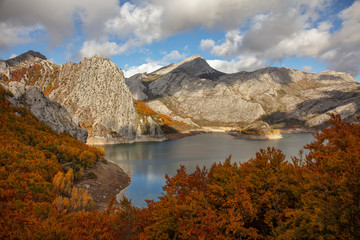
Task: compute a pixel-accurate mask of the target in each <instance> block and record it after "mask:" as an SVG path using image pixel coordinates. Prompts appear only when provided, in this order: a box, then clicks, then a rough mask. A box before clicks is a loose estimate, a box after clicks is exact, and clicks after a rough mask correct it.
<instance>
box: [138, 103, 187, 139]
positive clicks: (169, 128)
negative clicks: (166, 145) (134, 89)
mask: <svg viewBox="0 0 360 240" xmlns="http://www.w3.org/2000/svg"><path fill="white" fill-rule="evenodd" d="M134 106H135V109H136V112H137V113H138V114H140V115H142V116H147V117H148V116H150V117H152V118H153V119H155V120H156V121H158V123H159V124H160V126H161V128H162V130H163V131H164V132H165V133H172V132H177V131H180V130H183V129H184V128H186V123H184V122H182V121H176V120H174V119H172V118H171V117H169V116H167V115H165V114H161V113H157V112H155V111H154V110H153V109H151V108H150V107H148V106H147V105H146V102H144V101H137V100H134Z"/></svg>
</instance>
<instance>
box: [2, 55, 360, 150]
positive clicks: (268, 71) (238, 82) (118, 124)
mask: <svg viewBox="0 0 360 240" xmlns="http://www.w3.org/2000/svg"><path fill="white" fill-rule="evenodd" d="M0 78H1V81H0V83H1V85H3V86H4V87H5V88H6V89H8V90H9V91H11V92H12V93H13V94H12V96H9V99H10V100H11V103H12V104H14V105H17V106H24V107H27V108H29V109H30V111H32V112H33V113H34V115H35V116H36V117H37V118H38V119H39V120H41V121H44V122H46V123H47V124H48V125H49V126H51V127H52V128H53V129H54V130H56V131H58V132H62V131H65V132H69V133H70V134H72V135H73V136H74V137H76V138H78V139H79V140H81V141H84V142H85V141H86V142H87V143H89V144H108V143H125V142H134V141H149V140H152V141H153V140H156V141H162V140H165V139H166V138H167V134H168V133H174V132H183V131H186V130H191V129H204V128H206V127H212V128H214V127H228V128H241V129H246V128H251V127H254V126H260V125H266V126H269V127H271V128H315V127H322V125H323V123H324V122H325V121H326V120H327V119H328V118H329V117H328V115H327V114H328V113H338V114H340V115H342V117H343V118H346V119H348V120H349V121H352V120H353V119H354V118H355V116H357V115H359V111H360V106H359V98H360V85H359V83H357V82H356V81H355V80H354V78H353V77H352V76H351V75H350V74H347V73H341V72H334V71H325V72H321V73H306V72H302V71H299V70H295V69H288V68H274V67H268V68H263V69H259V70H257V71H253V72H238V73H233V74H225V73H222V72H220V71H217V70H216V69H213V68H212V67H210V66H209V64H208V63H207V62H206V60H205V59H204V58H202V57H201V56H199V55H194V56H192V57H190V58H188V59H185V60H184V61H182V62H179V63H175V64H171V65H169V66H166V67H163V68H161V69H158V70H156V71H154V72H152V73H149V74H147V73H142V74H136V75H134V76H132V77H130V78H127V79H125V78H124V75H123V72H122V71H121V70H120V69H119V68H118V67H117V66H116V65H115V64H114V63H113V62H111V61H110V60H109V59H104V58H102V57H101V56H99V55H96V56H94V57H92V58H85V59H83V60H82V61H80V62H79V63H65V64H62V65H57V64H54V63H53V62H51V61H49V60H47V59H46V57H45V56H43V55H42V54H40V53H37V52H34V51H29V52H27V53H24V54H22V55H19V56H17V57H15V58H12V59H8V60H1V61H0Z"/></svg>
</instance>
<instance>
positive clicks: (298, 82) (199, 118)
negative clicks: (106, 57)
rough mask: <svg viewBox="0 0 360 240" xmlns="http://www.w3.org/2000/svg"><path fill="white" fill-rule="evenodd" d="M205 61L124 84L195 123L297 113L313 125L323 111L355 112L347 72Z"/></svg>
mask: <svg viewBox="0 0 360 240" xmlns="http://www.w3.org/2000/svg"><path fill="white" fill-rule="evenodd" d="M204 62H205V60H203V59H202V58H201V57H199V56H193V57H191V58H189V59H187V60H184V61H183V62H181V63H178V64H172V65H169V66H168V67H164V68H162V69H159V70H158V71H155V72H154V73H152V74H149V75H138V76H137V77H136V80H134V79H131V78H130V79H128V81H127V84H128V86H129V89H130V91H131V92H132V93H134V94H135V95H136V96H141V98H142V99H143V100H147V101H150V102H149V104H151V102H153V101H155V100H156V101H158V102H161V103H162V104H163V105H165V108H164V107H162V108H158V111H159V112H160V113H163V114H166V113H169V112H171V114H172V115H177V116H180V117H183V118H191V119H190V120H191V121H193V122H194V123H196V124H198V125H203V124H208V125H216V124H228V123H232V124H240V125H243V124H245V123H247V124H250V123H251V122H253V121H260V120H262V119H264V118H265V119H266V120H267V121H268V122H269V123H272V124H283V125H284V124H285V125H287V124H288V122H289V121H290V122H291V121H292V119H295V120H296V121H297V122H299V123H302V124H303V126H305V125H307V126H317V125H321V124H322V123H323V122H324V121H325V120H326V119H327V114H326V113H331V112H337V113H340V114H342V115H343V116H344V117H351V116H353V115H355V114H358V113H359V109H360V107H359V105H358V104H357V102H359V100H360V99H359V97H360V90H359V89H360V85H359V84H358V83H357V82H355V81H354V79H353V77H352V76H351V75H350V74H347V73H339V72H334V71H325V72H322V73H318V74H315V73H305V72H302V71H299V70H293V69H288V68H274V67H268V68H263V69H259V70H257V71H254V72H239V73H235V74H223V73H220V72H217V71H216V70H214V69H212V68H211V67H210V66H208V65H207V63H206V62H205V63H204ZM140 76H141V77H142V79H140ZM149 79H150V80H151V79H153V80H151V81H149ZM157 105H159V104H157ZM290 127H291V126H290Z"/></svg>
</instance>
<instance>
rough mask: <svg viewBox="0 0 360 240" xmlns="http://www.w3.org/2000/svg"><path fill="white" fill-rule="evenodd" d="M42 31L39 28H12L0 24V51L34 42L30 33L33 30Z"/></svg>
mask: <svg viewBox="0 0 360 240" xmlns="http://www.w3.org/2000/svg"><path fill="white" fill-rule="evenodd" d="M40 29H42V27H41V26H39V25H36V26H31V27H22V26H13V25H11V24H8V23H5V22H0V32H1V35H0V49H5V48H7V47H8V46H15V45H18V44H24V43H28V42H32V41H34V39H33V38H31V36H30V33H31V32H32V31H35V30H40Z"/></svg>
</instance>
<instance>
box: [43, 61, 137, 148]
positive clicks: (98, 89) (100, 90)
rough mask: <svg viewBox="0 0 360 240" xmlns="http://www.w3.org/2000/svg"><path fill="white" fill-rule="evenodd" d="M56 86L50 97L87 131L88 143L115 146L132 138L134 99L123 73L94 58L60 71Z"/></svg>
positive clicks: (134, 115) (133, 131) (64, 67)
mask: <svg viewBox="0 0 360 240" xmlns="http://www.w3.org/2000/svg"><path fill="white" fill-rule="evenodd" d="M59 79H61V82H60V84H59V86H58V87H57V88H56V89H55V90H54V91H52V92H51V94H50V96H51V97H52V98H53V99H54V100H56V101H57V102H59V103H60V104H62V105H63V106H64V107H65V108H66V109H67V110H68V111H69V112H70V114H71V115H72V116H73V119H74V121H75V122H78V123H79V124H80V125H81V126H83V127H86V128H87V130H88V132H89V137H88V143H90V144H98V143H116V142H122V141H127V140H132V139H134V138H135V126H134V124H135V119H136V113H135V109H134V104H133V99H132V96H131V93H130V91H129V89H128V87H127V86H126V84H125V80H124V76H123V73H122V71H121V70H120V69H119V68H117V66H116V65H115V64H114V63H113V62H111V61H110V60H109V59H103V58H102V57H101V56H99V55H97V56H94V57H92V58H89V59H87V58H85V59H83V60H82V61H81V62H80V63H79V64H72V63H66V64H64V65H62V66H61V68H60V70H59Z"/></svg>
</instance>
